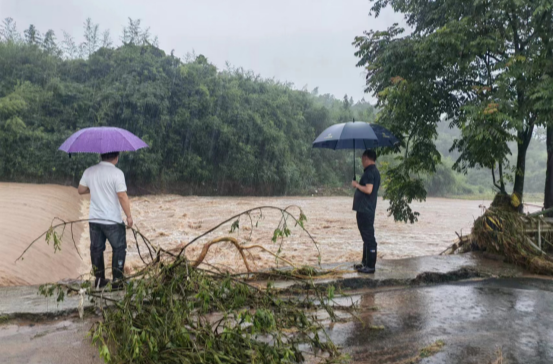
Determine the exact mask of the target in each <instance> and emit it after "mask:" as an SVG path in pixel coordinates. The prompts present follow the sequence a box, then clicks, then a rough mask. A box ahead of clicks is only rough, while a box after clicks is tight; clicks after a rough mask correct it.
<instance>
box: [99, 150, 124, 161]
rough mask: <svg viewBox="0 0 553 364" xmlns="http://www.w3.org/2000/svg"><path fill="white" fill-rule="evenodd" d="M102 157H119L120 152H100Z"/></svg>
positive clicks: (109, 159) (106, 158) (106, 159)
mask: <svg viewBox="0 0 553 364" xmlns="http://www.w3.org/2000/svg"><path fill="white" fill-rule="evenodd" d="M100 157H102V161H111V160H113V159H115V158H117V157H119V152H111V153H106V154H100Z"/></svg>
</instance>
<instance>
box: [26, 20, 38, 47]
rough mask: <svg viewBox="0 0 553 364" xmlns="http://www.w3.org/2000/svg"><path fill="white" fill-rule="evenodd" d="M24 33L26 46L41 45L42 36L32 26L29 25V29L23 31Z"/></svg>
mask: <svg viewBox="0 0 553 364" xmlns="http://www.w3.org/2000/svg"><path fill="white" fill-rule="evenodd" d="M24 33H25V41H26V42H27V43H28V44H34V45H40V44H42V35H41V34H40V32H39V31H38V30H37V29H36V27H35V26H34V25H33V24H31V25H29V28H27V29H25V32H24Z"/></svg>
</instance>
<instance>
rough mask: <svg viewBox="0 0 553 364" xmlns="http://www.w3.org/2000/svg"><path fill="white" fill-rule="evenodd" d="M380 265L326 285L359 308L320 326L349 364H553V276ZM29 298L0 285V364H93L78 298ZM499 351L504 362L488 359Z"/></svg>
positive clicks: (496, 268) (496, 266)
mask: <svg viewBox="0 0 553 364" xmlns="http://www.w3.org/2000/svg"><path fill="white" fill-rule="evenodd" d="M332 267H336V265H333V266H332V265H331V266H328V268H332ZM378 267H379V269H378V273H377V274H375V275H374V276H372V275H368V276H367V275H358V274H355V273H347V274H344V276H342V277H340V278H338V279H336V280H334V281H333V282H334V283H338V284H340V285H342V286H345V287H347V288H350V289H353V290H354V291H350V292H353V293H352V296H351V298H348V299H345V298H342V299H340V301H341V303H342V304H347V303H349V302H351V299H353V300H354V301H355V302H358V303H359V305H360V311H359V318H360V320H354V321H352V320H349V321H346V322H337V323H334V324H330V325H329V329H328V333H329V335H330V337H331V338H332V340H333V341H334V342H335V343H336V344H338V345H340V346H342V347H343V348H344V351H345V352H346V353H349V354H350V355H351V357H352V359H353V363H367V364H368V363H394V364H400V363H401V364H408V363H411V364H414V363H419V362H420V363H425V364H429V363H432V364H437V363H461V364H486V363H494V364H499V363H509V364H515V363H521V364H522V363H524V364H526V363H530V364H533V363H540V364H541V363H543V364H545V363H553V279H551V278H546V277H540V278H538V277H535V276H530V275H528V274H526V273H525V272H524V271H523V270H521V269H519V268H517V267H514V266H511V265H508V264H505V263H503V262H501V261H497V260H489V259H485V258H484V257H483V256H482V255H481V254H477V253H471V254H464V255H460V256H445V257H440V256H438V257H418V258H410V259H403V260H395V261H381V262H380V263H379V266H378ZM475 277H476V278H475ZM460 280H461V281H460ZM322 282H325V281H322ZM326 282H327V283H330V281H329V280H326ZM36 292H37V290H36V287H4V288H0V323H1V322H2V321H3V322H4V324H0V363H4V362H5V363H76V362H79V363H100V362H101V360H100V359H99V358H98V356H97V354H96V353H97V351H96V349H95V348H94V347H92V346H91V344H90V340H89V339H87V338H86V332H87V330H88V328H90V325H91V321H90V320H92V319H94V315H88V316H87V317H88V318H87V319H85V321H80V320H78V319H75V314H74V313H73V315H72V316H71V315H70V316H65V315H67V314H69V313H70V312H72V311H73V312H74V310H75V308H76V304H75V303H76V302H75V301H76V297H70V298H69V300H67V301H66V302H64V303H63V304H60V305H57V303H56V302H55V300H53V299H48V300H46V299H45V298H43V297H41V296H38V295H37V294H36ZM8 293H9V294H8ZM58 315H64V316H63V318H58V319H52V317H56V316H58ZM14 318H16V319H15V320H14ZM22 319H25V320H36V321H38V322H40V324H36V323H30V321H27V323H21V320H22ZM439 340H441V341H443V342H444V343H445V345H444V346H443V348H441V350H440V351H439V352H438V353H436V354H434V355H431V356H429V357H426V358H421V357H420V356H419V355H420V350H421V349H423V348H425V347H428V346H429V345H432V344H433V343H436V342H437V341H439ZM498 350H500V352H501V355H502V356H503V358H504V361H503V362H495V360H496V359H497V358H498Z"/></svg>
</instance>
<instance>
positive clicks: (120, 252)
mask: <svg viewBox="0 0 553 364" xmlns="http://www.w3.org/2000/svg"><path fill="white" fill-rule="evenodd" d="M147 147H148V144H146V143H145V142H144V141H142V140H141V139H140V138H138V137H137V136H136V135H134V134H133V133H131V132H129V131H128V130H125V129H121V128H115V127H109V126H102V127H92V128H85V129H81V130H79V131H77V132H75V133H74V134H73V135H71V136H70V137H69V138H68V139H67V140H66V141H65V142H63V144H62V145H61V147H60V148H59V150H62V151H64V152H66V153H69V156H70V157H71V154H73V153H94V154H100V156H101V158H102V161H101V162H100V163H99V164H97V165H95V166H92V167H90V168H88V169H87V170H86V171H84V173H83V177H82V179H81V181H80V182H79V188H78V191H79V194H81V195H85V194H88V193H90V258H91V260H92V267H93V269H94V275H95V277H96V279H95V286H96V287H97V288H101V287H105V286H106V285H107V284H108V281H107V280H106V274H105V267H104V250H106V239H107V240H108V241H109V243H110V244H111V248H112V250H113V257H112V260H111V267H112V275H113V285H112V287H113V288H120V287H121V283H122V282H123V278H124V277H123V272H124V269H125V256H126V255H127V233H126V229H125V225H124V224H123V219H122V218H121V209H123V211H124V212H125V215H126V216H127V225H128V227H129V228H132V226H133V220H132V216H131V203H130V201H129V197H128V196H127V184H126V183H125V175H124V174H123V172H122V171H121V170H120V169H119V168H117V167H115V165H116V164H117V162H119V152H131V151H136V150H139V149H142V148H147Z"/></svg>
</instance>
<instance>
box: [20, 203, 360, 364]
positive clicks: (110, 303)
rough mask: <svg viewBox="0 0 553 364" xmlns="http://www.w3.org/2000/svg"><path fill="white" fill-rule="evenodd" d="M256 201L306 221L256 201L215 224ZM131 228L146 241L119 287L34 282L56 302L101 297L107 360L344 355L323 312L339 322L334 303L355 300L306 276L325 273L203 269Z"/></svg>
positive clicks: (95, 332) (96, 334)
mask: <svg viewBox="0 0 553 364" xmlns="http://www.w3.org/2000/svg"><path fill="white" fill-rule="evenodd" d="M263 209H276V210H279V211H280V212H281V213H282V215H283V219H285V218H289V219H292V220H294V221H296V222H297V223H298V224H299V221H300V220H302V221H305V219H306V218H305V216H304V215H303V213H302V212H301V210H300V211H299V216H298V217H295V216H294V215H292V214H291V213H290V212H288V209H279V208H274V207H260V208H256V209H253V210H248V211H245V212H243V213H241V214H239V215H237V216H234V217H231V218H229V219H227V220H226V221H224V222H222V223H221V224H220V225H218V227H217V228H219V227H222V226H223V225H225V226H226V224H231V223H232V225H235V224H236V221H237V220H236V218H237V217H238V218H240V217H241V216H244V217H248V216H249V217H250V218H251V212H252V211H259V212H261V211H262V210H263ZM302 216H303V217H302ZM74 223H77V222H64V221H62V222H61V223H60V224H57V225H52V228H51V229H50V230H48V232H46V233H45V235H46V238H47V240H48V239H51V237H52V234H53V231H55V229H56V228H57V227H60V226H62V225H63V226H64V227H65V226H66V225H71V226H72V225H73V224H74ZM252 225H253V221H252ZM217 228H215V229H217ZM215 229H212V230H211V231H210V232H213V231H214V230H215ZM279 229H280V230H288V229H287V228H286V223H285V221H281V222H280V223H279ZM301 230H302V232H304V233H307V234H309V233H308V232H307V231H306V230H305V229H303V228H302V229H301ZM210 232H207V233H205V234H202V235H200V236H198V237H196V238H195V239H193V240H192V241H191V242H190V243H189V244H188V245H190V244H192V243H195V242H197V241H198V239H200V238H202V237H205V236H206V235H207V234H209V233H210ZM133 233H134V236H135V238H136V241H135V243H136V244H137V247H138V240H139V239H142V241H141V245H146V247H147V249H148V251H149V252H150V255H148V253H145V254H141V253H140V250H138V254H139V255H140V258H141V259H142V260H143V261H144V262H145V265H144V266H143V267H142V268H141V269H140V270H139V271H138V272H137V273H136V274H134V275H133V276H127V277H126V278H125V279H124V284H123V287H122V292H121V293H120V294H113V293H110V291H112V286H111V285H108V286H107V287H106V289H102V290H100V291H98V290H95V289H94V287H92V286H91V284H90V282H88V281H85V282H84V283H82V284H80V285H71V284H62V283H57V284H47V285H43V286H40V288H39V293H40V294H42V295H44V296H46V297H52V296H57V300H58V302H60V301H62V300H63V299H64V297H65V295H66V294H74V293H79V294H85V295H86V296H87V297H88V298H89V299H91V300H94V301H95V302H97V303H98V304H99V307H100V309H101V311H102V320H101V321H98V322H96V323H95V324H94V326H93V327H92V328H91V336H92V341H93V343H94V344H96V345H97V346H98V349H99V353H100V357H101V358H102V359H103V360H104V361H105V362H107V363H129V362H132V363H176V362H178V363H260V364H273V363H301V362H305V359H306V357H305V354H306V353H309V354H310V355H312V356H316V357H317V359H320V362H321V363H343V362H345V359H346V356H344V355H342V353H341V352H340V349H339V348H338V347H337V346H335V345H334V343H333V342H332V341H331V340H330V338H329V337H328V335H327V333H326V331H325V321H323V320H328V319H329V320H330V321H336V320H337V319H338V316H337V314H336V312H337V311H345V312H350V313H352V314H353V313H354V312H353V311H355V305H354V304H353V303H352V306H350V307H344V306H342V305H340V304H339V303H338V302H336V300H335V298H336V297H337V296H338V294H340V295H341V296H342V297H343V294H342V293H341V292H336V290H335V288H334V287H333V286H330V285H316V284H315V283H314V282H313V278H314V277H315V276H317V275H319V276H322V275H328V274H331V273H332V272H321V271H319V270H318V269H317V268H315V267H302V268H301V269H300V270H298V271H297V272H291V271H287V270H282V271H280V270H277V269H273V270H272V271H264V272H248V273H244V274H232V275H231V274H229V273H228V272H224V271H221V270H219V269H218V268H217V267H214V266H211V265H206V267H205V268H204V266H201V268H200V267H198V265H197V264H195V263H193V262H190V261H188V260H187V259H186V254H185V249H186V247H184V248H183V249H182V250H181V252H180V253H179V254H175V252H169V251H165V250H163V249H162V248H158V247H155V246H154V245H152V244H151V243H150V242H149V240H148V239H147V238H146V237H144V236H143V235H142V234H140V233H139V232H138V231H137V230H135V229H133ZM290 233H291V232H290V231H288V233H287V235H289V234H290ZM312 242H313V243H315V241H314V240H312ZM33 243H34V242H33ZM33 243H31V245H30V246H29V247H31V246H32V245H33ZM297 273H299V274H297ZM300 275H302V277H301V278H299V277H300ZM252 278H254V280H257V283H259V282H260V281H267V285H266V288H264V287H262V286H261V285H259V284H255V281H254V282H252ZM282 279H294V280H296V283H299V284H297V285H296V286H297V287H299V288H297V289H296V291H281V290H279V289H277V288H275V285H274V281H275V280H282ZM292 292H297V294H291V293H292ZM105 303H107V304H105ZM319 313H323V315H319ZM320 316H322V317H328V319H322V318H321V317H320Z"/></svg>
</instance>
